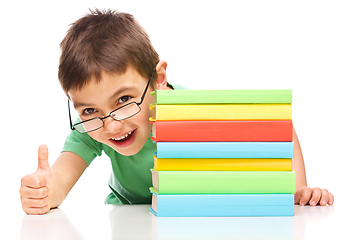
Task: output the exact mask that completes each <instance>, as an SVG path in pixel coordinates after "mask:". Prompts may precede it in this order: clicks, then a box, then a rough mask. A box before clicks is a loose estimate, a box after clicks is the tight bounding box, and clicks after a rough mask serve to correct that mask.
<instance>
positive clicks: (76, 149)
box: [62, 131, 102, 165]
mask: <svg viewBox="0 0 344 240" xmlns="http://www.w3.org/2000/svg"><path fill="white" fill-rule="evenodd" d="M62 152H72V153H75V154H77V155H79V156H80V157H82V158H83V159H84V161H85V162H86V163H87V165H90V164H91V162H92V161H93V160H94V159H95V158H96V157H97V156H100V155H101V154H102V144H101V143H100V142H98V141H96V140H94V139H93V138H91V137H90V136H89V135H88V134H87V133H78V132H77V131H72V132H71V133H70V134H69V136H68V137H67V138H66V141H65V144H64V146H63V149H62Z"/></svg>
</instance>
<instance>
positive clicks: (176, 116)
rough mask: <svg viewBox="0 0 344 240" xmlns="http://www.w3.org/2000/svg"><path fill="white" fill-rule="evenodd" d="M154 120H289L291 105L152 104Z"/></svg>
mask: <svg viewBox="0 0 344 240" xmlns="http://www.w3.org/2000/svg"><path fill="white" fill-rule="evenodd" d="M151 110H153V116H152V118H150V120H151V121H155V120H172V121H173V120H291V119H292V107H291V104H204V105H198V104H197V105H159V104H152V105H151Z"/></svg>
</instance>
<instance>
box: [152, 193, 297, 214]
mask: <svg viewBox="0 0 344 240" xmlns="http://www.w3.org/2000/svg"><path fill="white" fill-rule="evenodd" d="M152 193H153V195H152V207H151V208H150V211H151V213H153V214H154V215H155V216H157V217H282V216H294V195H293V194H213V195H208V194H201V195H196V194H195V195H193V194H190V195H189V194H181V195H160V194H156V193H154V192H152Z"/></svg>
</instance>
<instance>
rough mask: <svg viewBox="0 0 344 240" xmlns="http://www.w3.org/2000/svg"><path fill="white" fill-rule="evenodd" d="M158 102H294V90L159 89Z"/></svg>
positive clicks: (156, 92) (157, 92)
mask: <svg viewBox="0 0 344 240" xmlns="http://www.w3.org/2000/svg"><path fill="white" fill-rule="evenodd" d="M151 95H152V96H153V95H156V102H157V103H158V104H222V103H292V90H174V91H165V90H157V91H155V92H153V93H151Z"/></svg>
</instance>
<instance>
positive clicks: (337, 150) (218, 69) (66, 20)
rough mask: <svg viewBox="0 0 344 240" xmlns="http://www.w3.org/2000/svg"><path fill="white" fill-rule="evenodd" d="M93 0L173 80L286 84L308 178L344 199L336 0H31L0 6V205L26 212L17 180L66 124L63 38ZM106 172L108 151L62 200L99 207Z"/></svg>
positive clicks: (218, 85)
mask: <svg viewBox="0 0 344 240" xmlns="http://www.w3.org/2000/svg"><path fill="white" fill-rule="evenodd" d="M95 7H97V8H112V9H117V10H120V11H124V12H128V13H131V14H133V15H134V16H135V17H136V19H137V20H138V21H139V22H140V23H141V24H142V25H143V27H144V28H145V29H146V31H147V32H148V34H149V35H150V37H151V40H152V42H153V45H154V46H155V48H156V50H157V52H158V53H159V55H160V57H161V59H164V60H166V61H167V63H168V68H167V74H168V80H169V82H172V83H178V84H181V85H183V86H186V87H188V88H191V89H292V90H293V121H294V127H295V129H296V131H297V133H298V136H299V139H300V142H301V147H302V150H303V154H304V158H305V164H306V171H307V178H308V184H309V186H311V187H315V186H317V187H322V188H328V189H329V190H330V191H332V192H333V193H334V195H335V197H336V204H342V203H343V200H342V196H343V194H342V189H343V188H342V185H341V184H340V182H342V181H343V180H342V171H341V168H342V167H341V166H342V164H343V162H344V161H343V160H344V157H343V150H342V149H343V147H344V146H343V145H344V140H343V135H344V130H343V103H344V99H343V98H344V97H343V84H342V82H343V77H344V71H343V64H344V47H343V46H344V44H343V43H344V32H343V27H344V14H343V12H344V3H343V2H342V1H276V0H274V1H215V0H212V1H187V0H184V1H128V0H125V1H124V0H122V1H115V0H112V1H100V0H97V1H71V0H69V1H65V0H61V1H34V0H33V1H7V2H6V3H5V4H4V5H3V4H2V6H1V8H2V11H1V14H0V24H1V28H0V29H1V40H0V41H1V45H0V46H1V53H0V58H1V64H0V68H1V75H0V78H1V103H2V108H1V109H2V111H1V118H0V119H1V127H2V128H1V135H2V144H1V162H2V166H1V168H0V180H1V198H0V201H1V202H0V206H1V208H4V210H5V211H8V213H12V212H15V213H19V214H23V215H24V213H23V212H22V211H21V205H20V199H19V192H18V191H19V187H20V178H21V177H23V176H24V175H26V174H28V173H31V172H33V171H35V170H36V167H37V148H38V146H39V145H40V144H42V143H45V144H47V145H48V147H49V150H50V162H51V163H52V162H53V161H54V159H56V157H57V156H58V154H59V152H60V150H61V148H62V146H63V143H64V139H65V137H66V136H67V135H68V133H69V122H68V113H67V98H66V96H65V95H64V93H63V91H62V89H61V87H60V85H59V83H58V79H57V70H58V63H59V55H60V50H59V43H60V41H61V40H62V38H63V37H64V35H65V32H66V31H67V29H68V25H69V24H70V23H72V22H74V21H76V20H77V19H78V18H80V17H81V16H83V15H84V14H85V13H87V12H88V8H91V9H94V8H95ZM110 171H111V165H110V162H109V161H108V159H107V158H106V157H105V156H104V157H101V158H99V159H98V160H96V161H94V162H93V163H92V165H91V167H90V168H89V169H88V170H87V171H86V172H85V173H84V175H83V176H82V177H81V179H80V180H79V182H78V183H77V185H76V186H75V187H74V189H73V190H72V191H71V193H70V195H69V196H68V198H67V199H66V201H65V202H64V204H63V205H65V206H72V205H73V203H76V202H78V201H81V199H82V201H88V202H89V204H90V207H91V206H92V204H98V205H99V204H103V200H104V198H105V196H106V195H107V194H108V193H109V191H110V190H109V189H108V186H107V180H108V177H109V175H110ZM63 205H62V207H63ZM5 214H6V212H5Z"/></svg>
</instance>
